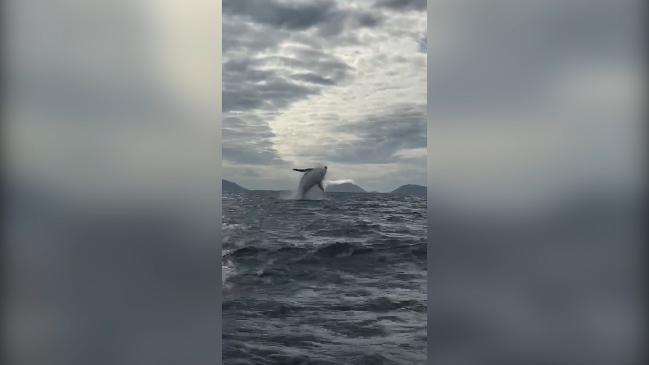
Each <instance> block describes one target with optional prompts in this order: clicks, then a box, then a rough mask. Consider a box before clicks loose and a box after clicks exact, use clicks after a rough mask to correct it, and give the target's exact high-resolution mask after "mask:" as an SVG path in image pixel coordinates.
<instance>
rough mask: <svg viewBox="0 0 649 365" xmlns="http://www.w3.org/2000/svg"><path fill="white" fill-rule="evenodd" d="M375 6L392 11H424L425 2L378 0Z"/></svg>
mask: <svg viewBox="0 0 649 365" xmlns="http://www.w3.org/2000/svg"><path fill="white" fill-rule="evenodd" d="M376 6H377V7H384V8H388V9H392V10H426V0H380V1H377V3H376Z"/></svg>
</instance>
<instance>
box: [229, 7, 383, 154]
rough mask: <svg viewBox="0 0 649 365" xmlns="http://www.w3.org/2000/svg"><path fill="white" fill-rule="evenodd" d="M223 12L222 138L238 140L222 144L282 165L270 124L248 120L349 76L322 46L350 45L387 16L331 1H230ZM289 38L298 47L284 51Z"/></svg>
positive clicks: (345, 67)
mask: <svg viewBox="0 0 649 365" xmlns="http://www.w3.org/2000/svg"><path fill="white" fill-rule="evenodd" d="M223 12H224V15H223V29H224V32H223V34H224V37H223V50H224V59H225V60H226V61H225V62H224V63H223V111H224V113H226V119H225V121H224V123H223V128H224V141H225V140H228V139H229V138H230V139H232V141H233V142H232V143H226V144H225V145H224V148H223V156H224V158H225V159H227V160H230V161H236V162H245V163H249V164H251V163H259V164H262V163H278V162H281V160H280V159H279V157H278V155H277V153H276V152H275V150H274V149H273V148H272V142H271V138H272V137H273V135H272V134H271V133H270V128H269V127H268V122H269V121H268V120H259V119H256V118H251V117H250V115H259V114H264V115H269V114H268V113H275V112H278V111H280V110H282V109H285V108H287V107H289V106H290V105H291V104H292V103H294V102H296V101H299V100H303V99H305V98H308V97H310V96H312V95H316V94H319V93H320V92H321V91H322V90H323V88H326V87H332V86H335V85H339V84H340V83H342V82H343V81H345V80H347V79H349V78H350V77H351V76H352V72H353V68H352V67H351V66H349V65H347V64H346V63H345V62H344V61H343V60H341V59H339V58H337V57H336V56H334V55H333V54H332V53H330V52H327V51H326V49H323V48H321V47H322V42H323V40H327V41H333V40H334V39H337V38H338V37H341V38H340V42H341V43H342V42H346V41H348V39H351V38H349V36H348V34H353V30H354V29H357V28H371V27H376V26H378V25H379V24H381V21H382V19H383V16H382V15H381V14H380V12H378V11H374V12H369V11H361V10H358V9H344V8H341V7H340V6H338V4H337V3H336V2H335V1H329V0H322V1H311V2H286V1H274V0H226V1H224V2H223ZM300 37H302V38H300ZM305 40H309V42H304V41H305ZM286 41H290V42H291V43H292V44H293V45H292V46H290V47H284V48H281V47H282V46H283V45H284V44H285V42H286ZM262 53H268V54H269V55H264V56H261V54H262ZM262 127H263V128H265V130H264V131H263V132H262V131H261V128H262Z"/></svg>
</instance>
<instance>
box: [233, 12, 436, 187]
mask: <svg viewBox="0 0 649 365" xmlns="http://www.w3.org/2000/svg"><path fill="white" fill-rule="evenodd" d="M384 5H385V6H381V7H379V6H375V3H374V2H373V1H360V2H354V3H353V4H352V3H349V2H342V1H337V2H335V1H315V2H305V1H263V2H262V1H248V0H246V1H241V2H237V1H226V2H224V12H225V13H224V18H223V21H224V24H223V29H224V48H223V49H224V63H223V75H224V82H223V96H224V101H223V110H224V113H225V115H224V117H225V121H224V126H223V128H224V129H223V131H224V134H223V136H224V147H223V158H224V163H225V164H227V166H232V168H228V171H229V172H230V173H232V174H233V175H232V176H230V177H231V178H232V180H235V181H236V180H237V179H238V178H240V179H242V180H241V181H240V182H241V183H242V184H244V185H247V186H251V187H255V186H258V187H259V188H266V187H267V186H268V185H266V186H260V185H261V184H273V183H280V182H283V181H285V179H283V178H281V177H280V176H279V174H281V173H282V172H281V171H283V170H281V171H280V170H269V169H267V168H266V166H267V165H276V164H285V165H296V166H298V165H299V166H306V165H309V164H312V163H315V162H322V161H327V162H328V161H331V162H339V163H353V164H356V165H361V164H368V163H369V164H373V165H376V166H378V165H380V164H382V165H385V164H388V163H394V162H396V161H397V159H398V157H397V156H394V154H395V152H396V151H397V150H401V149H409V148H421V147H423V146H425V138H426V137H425V116H423V115H422V113H424V112H425V108H424V107H423V104H424V103H425V67H426V65H425V57H426V55H425V53H422V39H423V38H424V37H425V36H424V33H425V23H426V17H425V13H423V12H412V11H403V12H401V11H385V9H390V8H389V7H388V6H395V4H387V3H386V4H384ZM412 6H413V5H408V6H405V8H408V7H412ZM415 7H417V6H415ZM406 10H407V9H406ZM235 35H236V36H235ZM411 108H414V109H416V111H414V110H411ZM415 119H416V120H415ZM229 124H230V125H229ZM408 163H415V161H414V160H410V161H409V162H408ZM418 163H420V164H422V166H423V162H422V161H419V162H418ZM236 164H240V165H241V166H244V165H245V166H246V167H245V168H247V169H253V170H255V171H256V172H257V173H259V174H260V176H263V178H257V179H251V178H250V177H246V176H245V175H243V174H241V173H239V172H236V173H235V171H236V170H235V166H236ZM377 168H378V167H372V168H371V169H377ZM375 173H376V174H377V176H378V175H384V174H383V173H379V172H378V171H376V172H375ZM235 175H236V178H235ZM365 176H370V174H366V175H365ZM395 176H396V174H395ZM385 185H386V186H385V187H380V188H379V189H378V190H385V189H387V188H388V185H389V187H390V188H392V185H394V183H393V182H389V181H386V182H385ZM274 188H286V187H285V186H274Z"/></svg>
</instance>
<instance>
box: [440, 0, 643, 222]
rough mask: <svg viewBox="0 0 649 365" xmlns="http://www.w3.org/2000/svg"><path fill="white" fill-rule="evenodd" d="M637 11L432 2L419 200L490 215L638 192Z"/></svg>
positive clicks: (593, 0) (577, 1) (538, 0)
mask: <svg viewBox="0 0 649 365" xmlns="http://www.w3.org/2000/svg"><path fill="white" fill-rule="evenodd" d="M643 6H644V5H643V2H642V1H640V0H619V1H617V0H570V1H564V0H550V1H548V0H528V1H520V0H492V1H480V0H434V1H430V2H429V9H428V10H429V12H430V18H429V22H428V34H429V37H428V69H427V75H428V85H427V89H428V105H427V117H428V120H429V124H428V129H427V137H428V141H427V142H428V176H429V179H428V192H429V201H431V200H433V201H438V200H439V199H440V198H442V197H443V198H444V199H445V200H448V201H453V202H454V203H458V202H461V201H465V202H467V204H470V205H472V206H474V205H477V204H478V202H482V203H484V204H482V203H479V204H480V205H483V206H484V207H486V211H487V212H493V210H494V209H495V207H496V206H497V205H500V204H505V205H507V204H509V203H512V204H513V205H518V204H519V203H522V205H529V206H536V207H540V206H542V205H544V204H546V203H548V204H549V203H550V202H552V201H562V200H565V199H566V197H570V196H575V194H576V193H580V192H588V191H600V192H602V191H608V192H614V193H616V194H617V193H622V192H624V193H629V192H631V191H636V192H637V191H638V188H640V189H642V181H643V180H644V179H643V178H642V176H643V174H644V171H645V168H644V166H645V163H644V161H643V156H644V153H643V152H642V151H643V150H644V141H643V137H641V136H643V135H644V133H643V130H644V118H643V110H644V107H643V105H644V94H645V92H644V89H643V82H642V80H644V79H645V74H644V67H643V66H642V64H643V59H644V58H643V56H642V54H643V50H644V44H645V38H644V37H645V36H644V34H645V32H644V31H643V29H644V19H643V16H642V15H640V14H644V13H645V12H644V11H642V8H643ZM430 194H434V196H435V197H432V196H431V195H430ZM472 209H474V208H472Z"/></svg>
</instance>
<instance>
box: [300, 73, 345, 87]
mask: <svg viewBox="0 0 649 365" xmlns="http://www.w3.org/2000/svg"><path fill="white" fill-rule="evenodd" d="M291 77H292V78H293V79H294V80H299V81H305V82H309V83H312V84H320V85H334V84H335V82H334V81H333V80H331V79H328V78H326V77H322V76H319V75H316V74H312V73H303V74H295V75H293V76H291Z"/></svg>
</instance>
